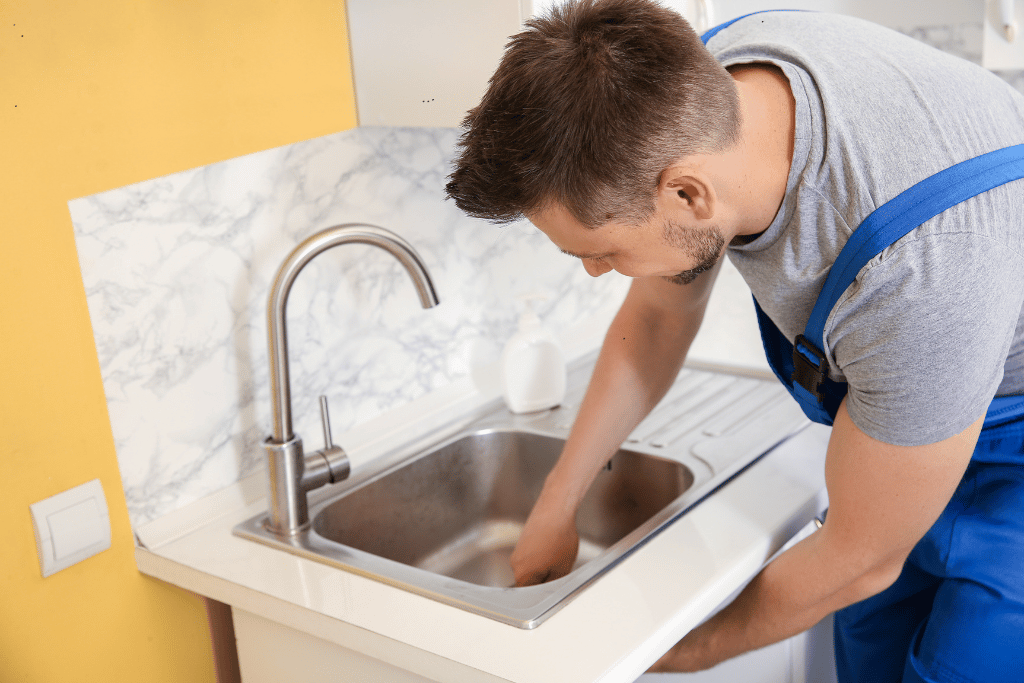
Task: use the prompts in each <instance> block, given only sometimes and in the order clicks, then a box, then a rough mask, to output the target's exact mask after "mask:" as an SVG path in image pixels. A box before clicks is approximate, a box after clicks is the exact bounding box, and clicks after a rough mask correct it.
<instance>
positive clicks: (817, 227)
mask: <svg viewBox="0 0 1024 683" xmlns="http://www.w3.org/2000/svg"><path fill="white" fill-rule="evenodd" d="M708 48H709V49H710V50H711V52H712V53H713V54H714V55H715V56H716V57H717V58H718V60H719V61H720V62H721V63H722V64H724V65H725V66H731V65H736V64H741V63H749V62H770V63H772V64H775V65H776V66H778V67H779V68H781V69H782V71H783V72H784V73H785V75H786V77H787V78H788V79H789V83H790V86H791V88H792V90H793V95H794V97H795V100H796V135H795V148H794V154H793V162H792V167H791V169H790V173H789V180H788V185H787V188H786V198H785V200H784V201H783V203H782V206H781V208H780V209H779V213H778V215H776V217H775V219H774V221H773V222H772V224H771V225H770V226H769V227H768V229H767V230H766V231H765V232H764V233H762V234H761V235H760V236H758V237H757V238H756V239H755V240H753V241H752V242H750V243H748V244H745V245H731V246H730V248H729V249H728V254H729V256H730V258H731V259H732V262H733V263H734V264H735V266H736V268H737V269H738V270H739V271H740V273H741V274H742V275H743V277H744V279H745V280H746V281H747V284H748V285H749V286H750V288H751V290H752V291H753V293H754V296H755V298H756V299H757V301H758V303H760V305H761V307H762V308H763V309H764V311H765V313H767V314H768V316H769V317H771V318H772V320H773V321H775V323H776V325H777V326H778V327H779V329H780V330H781V331H782V333H783V334H784V335H785V336H786V337H787V338H788V339H789V340H790V341H793V339H795V337H796V335H798V334H801V333H802V332H803V331H804V326H805V324H806V322H807V318H808V317H809V316H810V312H811V308H812V307H813V305H814V301H815V299H816V298H817V295H818V292H819V291H820V289H821V286H822V284H823V282H824V280H825V277H826V275H827V274H828V269H829V267H830V266H831V265H832V263H833V261H835V259H836V256H837V255H838V254H839V251H840V250H841V249H842V247H843V245H844V244H845V243H846V240H847V239H848V238H849V236H850V234H851V233H852V231H853V230H854V229H855V228H856V227H857V226H858V225H859V224H860V223H861V221H863V220H864V218H866V217H867V216H868V214H870V213H871V212H872V211H873V210H874V209H876V208H877V207H879V206H881V205H882V204H884V203H885V202H887V201H888V200H890V199H892V198H893V197H895V196H896V195H898V194H899V193H900V192H902V191H903V190H905V189H906V188H908V187H910V186H912V185H914V184H915V183H917V182H918V181H920V180H923V179H924V178H926V177H928V176H930V175H932V174H934V173H936V172H938V171H940V170H942V169H944V168H947V167H949V166H952V165H953V164H956V163H958V162H961V161H964V160H966V159H970V158H973V157H975V156H978V155H979V154H983V153H985V152H989V151H992V150H995V149H1000V148H1003V147H1007V146H1010V145H1015V144H1020V143H1024V97H1022V96H1021V95H1020V94H1019V93H1018V92H1016V91H1015V90H1013V89H1012V88H1010V87H1009V86H1008V85H1007V84H1006V83H1004V82H1003V81H1002V80H1000V79H999V78H997V77H996V76H994V75H993V74H991V73H989V72H988V71H986V70H985V69H982V68H981V67H979V66H976V65H974V64H971V63H969V62H966V61H963V60H961V59H958V58H956V57H952V56H950V55H947V54H944V53H942V52H940V51H938V50H935V49H932V48H930V47H928V46H926V45H923V44H921V43H919V42H917V41H915V40H913V39H911V38H908V37H906V36H903V35H901V34H899V33H896V32H894V31H891V30H889V29H885V28H882V27H879V26H876V25H874V24H871V23H868V22H865V21H862V20H859V19H854V18H850V17H843V16H838V15H830V14H821V13H814V12H768V13H763V14H757V15H754V16H751V17H747V18H745V19H742V20H740V21H738V22H736V23H735V24H733V25H732V26H730V27H728V28H726V29H724V30H722V31H721V32H720V33H718V35H716V36H715V37H714V38H712V39H711V40H710V41H709V43H708ZM1022 247H1024V181H1014V182H1011V183H1008V184H1006V185H1003V186H1001V187H998V188H996V189H993V190H990V191H989V192H986V193H984V194H982V195H979V196H978V197H975V198H973V199H970V200H967V201H966V202H963V203H961V204H959V205H957V206H955V207H953V208H952V209H949V210H947V211H946V212H944V213H942V214H940V215H939V216H937V217H935V218H933V219H931V220H929V221H928V222H926V223H924V224H923V225H921V226H920V227H918V228H917V229H915V230H914V231H912V232H911V233H910V234H908V235H907V236H906V237H904V238H903V239H901V240H899V241H898V242H896V243H895V244H893V245H892V246H890V247H888V248H887V249H885V250H884V251H883V252H882V253H881V254H879V255H878V256H876V257H875V258H874V259H873V260H871V261H870V262H869V263H868V264H867V265H866V266H864V268H863V269H862V270H861V271H860V273H859V274H858V276H857V279H856V281H855V283H854V284H853V285H851V286H850V288H849V289H848V290H847V291H846V292H845V293H844V294H843V296H842V297H841V298H840V299H839V302H838V303H837V304H836V306H835V308H834V309H833V310H832V312H831V314H830V315H829V317H828V319H827V321H826V324H825V346H826V348H825V349H824V351H825V353H826V355H827V356H828V358H829V364H830V371H831V375H832V377H833V379H837V380H845V381H847V382H848V383H849V393H848V395H847V408H848V409H849V412H850V415H851V417H852V418H853V421H854V423H855V424H856V425H857V426H858V427H859V428H860V429H861V430H863V431H864V432H866V433H867V434H868V435H870V436H872V437H874V438H876V439H879V440H881V441H885V442H888V443H892V444H897V445H922V444H927V443H934V442H936V441H940V440H942V439H945V438H948V437H950V436H953V435H954V434H957V433H959V432H961V431H963V430H964V429H965V428H966V427H967V426H969V425H970V424H971V423H973V422H974V421H975V420H976V419H977V418H979V417H980V416H981V415H982V414H984V413H985V411H986V408H987V406H988V403H989V401H990V400H991V399H992V397H993V396H994V395H1007V394H1021V393H1024V319H1022V317H1021V307H1022V303H1024V258H1022Z"/></svg>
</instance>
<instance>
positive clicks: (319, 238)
mask: <svg viewBox="0 0 1024 683" xmlns="http://www.w3.org/2000/svg"><path fill="white" fill-rule="evenodd" d="M350 242H355V243H359V244H370V245H373V246H375V247H380V248H381V249H383V250H385V251H386V252H388V253H389V254H391V255H392V256H394V257H395V258H396V259H398V261H399V263H401V264H402V265H403V266H405V269H406V271H408V273H409V276H410V277H411V278H412V281H413V284H414V285H416V292H417V293H418V294H419V297H420V303H421V304H422V305H423V308H431V307H433V306H436V305H437V304H438V303H440V300H439V299H438V298H437V293H436V292H435V291H434V283H433V281H432V280H431V279H430V273H428V272H427V269H426V266H424V265H423V261H422V260H421V259H420V256H419V254H417V253H416V250H415V249H413V247H412V245H411V244H409V243H408V242H406V241H405V240H404V239H402V238H401V237H399V236H398V235H396V234H394V233H393V232H391V231H389V230H385V229H384V228H379V227H377V226H374V225H364V224H360V223H350V224H346V225H337V226H334V227H333V228H327V229H326V230H323V231H321V232H318V233H316V234H315V235H313V236H311V237H309V238H307V239H306V240H304V241H303V242H302V243H301V244H299V245H298V246H297V247H295V249H293V250H292V252H291V253H290V254H289V255H288V258H286V259H285V261H284V263H282V264H281V267H280V268H279V269H278V271H277V275H276V276H275V277H274V284H273V286H272V287H271V289H270V296H269V298H268V299H267V331H268V335H269V350H270V397H271V401H272V402H273V415H274V436H273V439H274V440H275V441H277V442H278V443H285V442H287V441H290V440H291V439H292V438H294V436H295V435H294V434H293V432H292V404H291V387H290V386H289V376H288V331H287V328H286V323H285V310H286V308H287V305H288V293H289V292H290V291H291V288H292V284H293V283H294V282H295V278H296V277H298V275H299V273H300V272H302V269H303V268H304V267H305V266H306V264H307V263H309V262H310V261H312V260H313V259H314V258H316V256H318V255H319V254H322V253H323V252H325V251H327V250H328V249H330V248H332V247H336V246H339V245H341V244H347V243H350Z"/></svg>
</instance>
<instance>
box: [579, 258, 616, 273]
mask: <svg viewBox="0 0 1024 683" xmlns="http://www.w3.org/2000/svg"><path fill="white" fill-rule="evenodd" d="M583 268H584V269H585V270H586V271H587V274H588V275H590V276H591V277H600V276H601V275H604V274H605V273H607V272H608V271H609V270H611V269H612V267H611V266H609V265H608V264H607V263H605V262H604V261H602V260H600V259H593V258H585V259H583Z"/></svg>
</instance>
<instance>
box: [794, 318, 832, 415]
mask: <svg viewBox="0 0 1024 683" xmlns="http://www.w3.org/2000/svg"><path fill="white" fill-rule="evenodd" d="M806 354H809V355H811V356H813V357H814V360H815V361H817V365H815V364H814V363H813V362H812V361H811V359H810V358H808V357H807V355H806ZM827 378H828V359H826V358H825V354H823V353H822V352H821V351H819V350H818V347H816V346H815V345H814V344H812V343H811V342H810V340H808V339H807V337H805V336H804V335H802V334H800V335H797V338H796V341H795V342H794V343H793V381H794V382H796V383H797V384H799V385H800V386H802V387H803V388H804V389H806V390H807V391H808V392H810V394H811V395H812V396H814V398H816V399H818V403H821V402H822V400H823V395H822V392H821V387H822V385H824V384H825V380H826V379H827Z"/></svg>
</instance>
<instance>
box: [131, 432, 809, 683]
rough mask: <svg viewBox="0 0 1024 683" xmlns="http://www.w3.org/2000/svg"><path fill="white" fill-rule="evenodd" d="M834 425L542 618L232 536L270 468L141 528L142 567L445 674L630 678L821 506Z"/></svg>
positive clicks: (406, 665) (528, 681) (796, 444)
mask: <svg viewBox="0 0 1024 683" xmlns="http://www.w3.org/2000/svg"><path fill="white" fill-rule="evenodd" d="M828 435H829V430H828V429H825V428H821V427H818V426H817V425H812V426H811V427H809V428H807V429H805V430H803V431H802V432H800V433H798V434H797V435H795V436H794V437H792V438H791V439H790V440H788V441H787V442H785V443H783V444H782V445H781V446H780V447H778V448H776V449H775V450H774V451H772V452H771V453H769V454H768V455H766V456H765V457H763V458H762V459H761V460H759V461H757V462H756V463H754V464H753V465H751V466H750V467H749V468H748V469H747V470H745V471H744V472H743V473H742V474H740V475H739V476H737V477H736V478H734V479H733V480H732V481H730V482H728V483H727V484H726V485H724V486H723V487H722V488H721V489H719V490H718V491H717V492H716V493H715V494H714V495H712V496H710V497H708V498H707V499H706V500H704V501H703V502H701V503H699V504H698V505H697V506H696V507H694V508H693V509H691V510H690V511H689V512H687V513H686V514H685V515H684V516H683V517H682V518H680V519H679V520H677V521H676V522H674V523H673V524H671V525H670V526H669V527H668V528H666V529H665V530H664V531H663V532H661V533H660V534H658V535H657V536H655V537H654V538H653V539H652V540H651V541H650V542H648V543H647V544H645V545H643V546H642V547H641V548H640V549H638V550H637V551H636V552H634V553H633V554H632V555H630V556H629V557H628V558H627V559H626V560H624V561H623V562H621V563H620V564H618V565H617V566H615V567H614V568H613V569H612V570H611V571H609V572H608V573H606V574H605V575H604V576H602V577H601V578H600V579H599V580H597V581H596V582H595V583H594V584H592V585H591V586H589V587H588V588H587V589H586V590H584V591H583V592H582V593H581V594H580V595H579V596H578V597H577V598H576V599H575V600H573V601H572V602H571V603H570V604H568V605H567V606H565V607H564V608H563V609H561V610H560V611H559V612H558V613H557V614H555V615H554V616H552V617H551V618H550V619H548V620H547V621H545V622H544V623H542V624H541V625H540V626H539V627H537V628H536V629H533V630H523V629H518V628H515V627H512V626H508V625H505V624H502V623H499V622H496V621H492V620H490V619H488V618H485V617H481V616H477V615H473V614H470V613H468V612H464V611H462V610H460V609H457V608H455V607H450V606H447V605H444V604H441V603H438V602H434V601H433V600H430V599H428V598H424V597H421V596H418V595H414V594H412V593H408V592H405V591H403V590H401V589H398V588H394V587H391V586H388V585H385V584H383V583H379V582H377V581H374V580H372V579H368V578H364V577H361V576H358V575H355V574H351V573H349V572H346V571H343V570H339V569H336V568H332V567H329V566H327V565H325V564H321V563H318V562H314V561H310V560H306V559H303V558H300V557H297V556H294V555H291V554H288V553H285V552H282V551H280V550H275V549H273V548H269V547H266V546H263V545H261V544H258V543H254V542H252V541H248V540H245V539H241V538H238V537H235V536H233V535H232V533H231V530H232V528H233V527H234V526H235V525H236V524H238V523H239V522H242V521H244V520H246V519H248V518H250V517H252V516H254V515H256V514H258V513H260V512H262V511H264V510H265V509H266V503H265V500H264V499H263V498H262V491H263V488H264V482H263V478H262V477H263V476H265V475H264V474H263V473H258V474H257V475H254V476H253V477H250V478H249V479H248V480H246V481H244V482H242V483H240V484H238V485H236V486H234V487H231V488H230V489H227V490H225V491H222V492H220V493H218V494H215V495H214V496H211V497H209V498H207V499H204V500H202V501H199V502H197V503H195V504H193V505H192V506H189V507H188V508H185V509H183V510H181V511H179V512H178V513H174V514H172V515H168V516H167V517H165V518H162V519H161V520H158V521H157V522H154V523H152V524H150V525H147V526H146V527H143V528H142V529H140V530H139V537H140V539H141V541H142V542H143V543H144V544H145V546H146V547H139V548H137V549H136V561H137V562H138V565H139V568H140V569H141V570H142V571H143V572H144V573H146V574H149V575H151V576H154V577H157V578H160V579H163V580H165V581H168V582H169V583H172V584H175V585H178V586H181V587H183V588H186V589H188V590H190V591H193V592H196V593H198V594H200V595H204V596H207V597H211V598H213V599H216V600H219V601H221V602H225V603H227V604H230V605H232V606H233V607H235V608H239V609H244V610H246V611H247V612H250V613H252V614H256V615H258V616H262V617H265V618H267V619H270V620H273V621H276V622H278V623H281V624H284V625H285V626H288V627H290V628H293V629H296V630H298V631H301V632H305V633H308V634H310V635H313V636H316V637H319V638H322V639H324V640H327V641H330V642H334V643H338V644H340V645H343V646H345V647H347V648H349V649H352V650H356V651H359V652H362V653H364V654H367V655H369V656H371V657H375V658H377V659H380V660H382V661H385V662H388V663H390V664H394V665H396V666H399V667H401V668H403V669H407V670H410V671H413V672H416V673H419V674H421V675H423V676H426V677H428V678H433V679H436V680H443V681H481V680H485V681H486V680H504V681H517V682H522V683H543V682H545V681H552V682H555V681H558V682H559V683H567V682H571V681H580V682H583V681H588V682H590V681H607V682H612V681H621V682H628V681H633V680H635V679H636V677H637V676H639V675H640V674H641V673H643V672H644V671H645V670H646V668H647V667H648V666H650V664H652V663H653V662H654V661H655V660H656V659H657V658H658V657H659V656H660V654H661V653H662V652H664V651H665V650H667V649H668V647H669V646H670V645H671V644H672V643H674V642H675V641H676V640H678V639H679V638H680V637H681V636H682V635H684V634H685V633H686V632H688V631H689V630H690V629H692V628H693V627H694V626H696V625H697V624H698V623H700V622H701V621H703V619H704V618H706V617H707V615H708V614H709V613H711V612H712V611H713V610H714V609H715V608H716V607H717V606H718V605H720V604H721V603H722V602H723V601H724V600H725V599H726V598H728V597H729V596H730V595H731V594H732V593H734V592H735V591H736V590H737V589H738V588H739V587H740V586H741V585H743V584H744V583H745V582H746V581H747V580H748V579H749V578H751V577H752V576H753V575H754V574H755V573H756V572H757V570H758V569H759V568H760V567H761V566H762V565H763V564H764V562H765V561H766V560H767V559H768V558H769V557H770V556H771V555H772V554H774V553H775V552H776V551H777V550H778V549H779V548H781V547H782V545H784V544H785V543H786V541H788V540H789V539H790V538H791V537H792V536H794V535H795V534H796V533H797V532H798V531H799V530H800V529H801V528H803V527H804V526H805V525H806V524H807V523H808V522H809V521H810V520H811V519H812V518H813V517H814V516H815V515H816V514H818V513H819V512H820V511H821V509H823V508H824V506H825V498H824V476H823V461H824V452H825V446H826V444H827V439H828Z"/></svg>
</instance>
